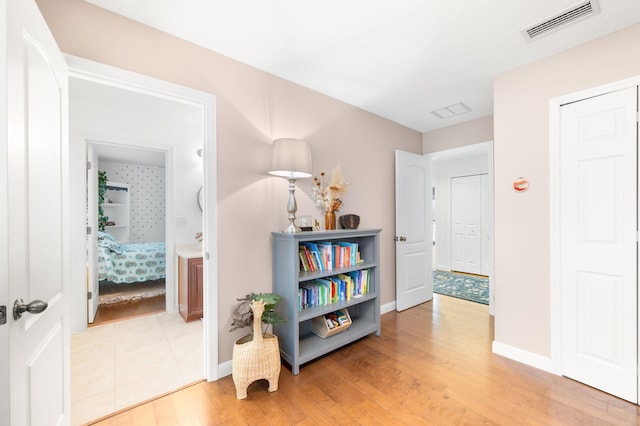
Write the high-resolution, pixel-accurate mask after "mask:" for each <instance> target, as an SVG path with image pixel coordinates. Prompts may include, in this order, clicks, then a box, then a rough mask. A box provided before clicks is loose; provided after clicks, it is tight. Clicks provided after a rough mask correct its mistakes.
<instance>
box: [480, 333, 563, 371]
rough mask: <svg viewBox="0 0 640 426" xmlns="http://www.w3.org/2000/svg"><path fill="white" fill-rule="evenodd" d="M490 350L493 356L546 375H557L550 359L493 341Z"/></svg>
mask: <svg viewBox="0 0 640 426" xmlns="http://www.w3.org/2000/svg"><path fill="white" fill-rule="evenodd" d="M491 348H492V351H493V353H494V354H497V355H500V356H503V357H505V358H509V359H512V360H514V361H518V362H521V363H522V364H526V365H529V366H531V367H535V368H538V369H540V370H544V371H546V372H547V373H551V374H555V375H557V374H558V373H556V371H555V368H554V363H553V361H552V360H551V358H547V357H544V356H542V355H538V354H534V353H532V352H527V351H524V350H522V349H518V348H514V347H513V346H509V345H505V344H504V343H500V342H496V341H495V340H494V341H493V344H492V347H491Z"/></svg>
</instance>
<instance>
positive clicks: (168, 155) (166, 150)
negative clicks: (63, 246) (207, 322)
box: [69, 70, 204, 324]
mask: <svg viewBox="0 0 640 426" xmlns="http://www.w3.org/2000/svg"><path fill="white" fill-rule="evenodd" d="M73 72H74V71H71V70H70V74H69V75H70V77H75V75H74V74H73ZM71 102H72V101H71ZM84 142H85V147H86V146H88V145H89V144H91V145H94V146H96V145H108V146H112V147H122V148H132V149H137V150H141V151H156V152H161V153H163V154H164V161H165V164H164V168H165V171H164V176H165V215H166V216H165V224H164V227H165V230H164V232H165V239H164V241H165V244H166V247H174V244H175V242H176V241H175V237H174V226H172V225H173V224H175V223H176V217H175V213H174V211H173V206H174V201H173V194H174V188H173V182H174V175H175V173H174V170H173V164H174V161H173V155H174V153H173V151H174V148H173V147H171V146H167V145H162V144H158V145H154V146H153V147H150V146H148V145H143V144H141V143H140V142H139V141H135V140H127V139H123V138H120V139H118V142H110V141H106V140H104V139H97V138H87V139H85V141H84ZM93 166H94V167H97V166H96V165H93ZM203 180H204V177H203ZM96 217H97V216H96ZM97 235H98V234H97V227H96V229H95V231H94V232H92V235H91V237H92V238H93V239H94V240H96V239H97ZM96 244H97V243H96ZM96 257H97V253H96ZM96 265H97V263H96ZM97 275H98V273H97V266H96V271H95V276H96V279H97ZM165 276H166V278H165V291H166V298H165V309H166V311H167V312H176V311H177V310H178V294H177V278H176V277H177V266H176V262H175V255H174V254H173V252H172V251H170V250H167V253H166V256H165ZM98 296H99V295H94V297H98ZM74 301H75V299H74ZM75 309H76V306H75V305H74V304H73V303H72V304H71V310H72V311H74V310H75ZM79 312H80V311H77V313H79ZM73 315H76V312H73V314H72V317H73ZM87 322H88V318H85V319H84V323H85V324H86V323H87Z"/></svg>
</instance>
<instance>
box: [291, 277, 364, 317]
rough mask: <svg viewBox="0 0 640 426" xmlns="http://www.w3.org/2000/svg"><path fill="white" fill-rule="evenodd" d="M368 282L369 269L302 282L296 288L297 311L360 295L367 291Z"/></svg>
mask: <svg viewBox="0 0 640 426" xmlns="http://www.w3.org/2000/svg"><path fill="white" fill-rule="evenodd" d="M369 282H370V272H369V269H361V270H358V271H351V272H347V273H346V274H337V275H333V276H330V277H326V278H318V279H315V280H311V281H305V282H302V283H300V287H299V288H298V311H302V310H303V309H307V308H313V307H315V306H326V305H330V304H332V303H337V302H341V301H345V300H346V301H350V300H351V299H352V298H358V297H362V296H363V295H365V294H367V293H369V290H370V289H369Z"/></svg>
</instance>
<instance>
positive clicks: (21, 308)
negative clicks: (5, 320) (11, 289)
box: [13, 299, 49, 321]
mask: <svg viewBox="0 0 640 426" xmlns="http://www.w3.org/2000/svg"><path fill="white" fill-rule="evenodd" d="M48 306H49V304H48V303H47V302H45V301H43V300H33V301H31V302H30V303H29V304H28V305H26V304H25V303H24V302H23V301H22V299H16V301H15V302H14V303H13V319H14V320H16V321H17V320H19V319H20V318H22V314H24V313H25V312H29V313H31V314H39V313H40V312H43V311H44V310H45V309H47V307H48Z"/></svg>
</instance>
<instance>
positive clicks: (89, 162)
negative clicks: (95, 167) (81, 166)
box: [87, 161, 91, 170]
mask: <svg viewBox="0 0 640 426" xmlns="http://www.w3.org/2000/svg"><path fill="white" fill-rule="evenodd" d="M87 170H91V161H87Z"/></svg>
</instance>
